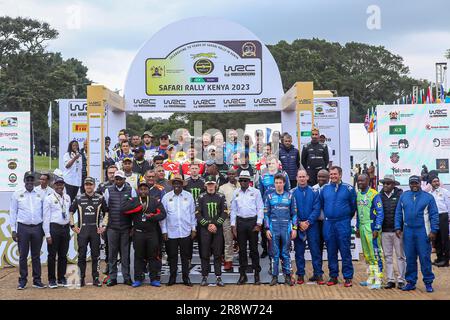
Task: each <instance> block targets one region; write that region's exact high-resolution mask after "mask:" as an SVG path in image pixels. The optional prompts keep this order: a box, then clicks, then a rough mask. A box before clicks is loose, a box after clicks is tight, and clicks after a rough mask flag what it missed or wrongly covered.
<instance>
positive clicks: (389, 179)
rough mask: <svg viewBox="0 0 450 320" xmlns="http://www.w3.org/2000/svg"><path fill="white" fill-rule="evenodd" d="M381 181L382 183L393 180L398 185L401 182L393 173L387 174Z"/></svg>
mask: <svg viewBox="0 0 450 320" xmlns="http://www.w3.org/2000/svg"><path fill="white" fill-rule="evenodd" d="M380 182H381V183H382V184H383V183H386V182H392V183H394V184H395V185H396V186H399V185H400V182H398V181H396V180H395V176H394V175H393V174H387V175H385V176H384V178H383V179H381V180H380Z"/></svg>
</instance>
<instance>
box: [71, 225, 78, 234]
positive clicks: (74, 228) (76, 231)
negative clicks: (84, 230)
mask: <svg viewBox="0 0 450 320" xmlns="http://www.w3.org/2000/svg"><path fill="white" fill-rule="evenodd" d="M72 230H73V232H75V233H76V234H79V233H80V228H78V227H77V226H75V227H73V229H72Z"/></svg>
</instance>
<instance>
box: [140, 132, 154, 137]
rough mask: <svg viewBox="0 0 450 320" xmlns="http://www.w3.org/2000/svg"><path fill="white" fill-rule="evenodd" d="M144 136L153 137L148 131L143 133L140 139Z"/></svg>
mask: <svg viewBox="0 0 450 320" xmlns="http://www.w3.org/2000/svg"><path fill="white" fill-rule="evenodd" d="M145 136H149V137H154V135H153V133H151V132H150V131H145V132H144V134H143V135H142V138H143V137H145Z"/></svg>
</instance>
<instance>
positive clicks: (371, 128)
mask: <svg viewBox="0 0 450 320" xmlns="http://www.w3.org/2000/svg"><path fill="white" fill-rule="evenodd" d="M373 126H374V113H373V108H372V112H371V114H370V121H369V129H368V130H367V132H368V133H372V132H373Z"/></svg>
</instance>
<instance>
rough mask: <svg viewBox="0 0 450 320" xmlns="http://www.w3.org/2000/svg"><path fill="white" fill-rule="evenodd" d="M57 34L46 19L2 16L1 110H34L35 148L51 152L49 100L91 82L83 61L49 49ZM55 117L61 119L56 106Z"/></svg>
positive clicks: (55, 128)
mask: <svg viewBox="0 0 450 320" xmlns="http://www.w3.org/2000/svg"><path fill="white" fill-rule="evenodd" d="M57 36H58V32H57V31H56V30H55V29H52V28H51V27H50V25H49V24H47V23H45V22H39V21H36V20H32V19H25V18H20V17H19V18H10V17H0V110H2V111H12V110H14V111H31V119H32V121H33V128H34V138H35V139H34V142H35V148H36V151H48V142H49V141H48V140H49V137H48V135H49V129H48V126H47V113H48V107H49V103H50V101H54V100H55V99H58V98H61V97H67V96H71V94H72V86H73V85H77V84H82V83H83V84H86V83H90V81H89V79H87V77H86V74H87V68H86V67H85V66H84V65H83V64H82V63H81V62H80V61H78V60H76V59H73V58H71V59H68V60H64V59H63V58H62V56H61V54H60V53H58V52H56V53H54V52H47V51H46V45H47V42H48V41H50V40H53V39H55V38H56V37H57ZM84 91H85V90H84ZM83 96H84V97H85V94H81V95H80V96H79V97H80V98H82V97H83ZM54 105H55V104H54ZM53 119H58V110H57V108H53ZM52 125H53V129H52V143H54V145H56V146H58V122H57V121H53V123H52Z"/></svg>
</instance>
